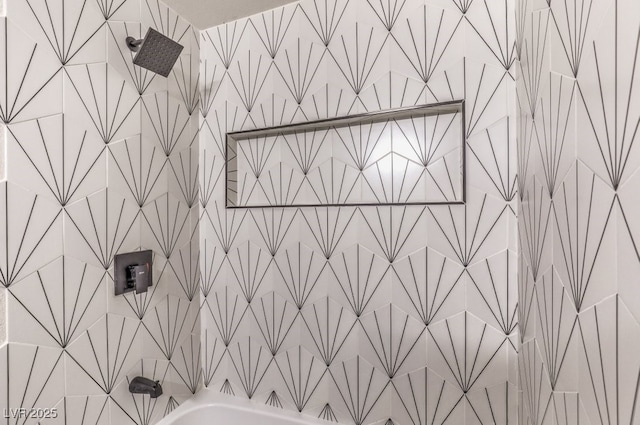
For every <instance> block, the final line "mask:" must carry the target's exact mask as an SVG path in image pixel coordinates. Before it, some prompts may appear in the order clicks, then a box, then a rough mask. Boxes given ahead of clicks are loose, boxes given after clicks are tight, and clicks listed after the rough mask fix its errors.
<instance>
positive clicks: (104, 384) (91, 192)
mask: <svg viewBox="0 0 640 425" xmlns="http://www.w3.org/2000/svg"><path fill="white" fill-rule="evenodd" d="M3 3H7V4H6V8H7V16H6V17H2V18H0V27H1V28H0V46H2V47H0V60H1V61H2V65H1V69H2V76H1V78H0V81H1V83H0V98H1V99H2V100H0V119H1V120H2V122H3V124H4V125H6V135H5V143H6V155H7V157H6V159H4V160H5V161H6V162H5V163H6V170H5V171H6V173H5V174H6V176H3V178H6V181H3V182H2V183H1V184H0V194H1V195H0V199H2V201H1V204H2V206H1V207H0V220H1V221H2V223H3V224H2V226H0V227H1V228H2V231H0V233H2V234H1V235H0V240H1V241H2V243H1V244H0V245H1V247H0V257H1V258H2V260H1V261H0V283H2V285H1V290H2V296H1V297H0V298H1V299H2V302H3V303H5V302H6V314H7V318H8V322H7V325H6V331H7V342H6V344H4V345H2V346H1V347H0V382H2V383H3V385H2V390H0V395H1V396H0V398H1V399H2V401H1V402H0V408H1V409H14V411H15V409H20V408H24V409H32V408H42V409H50V408H57V409H58V415H59V417H58V418H57V419H56V421H57V422H55V423H61V424H66V425H71V424H77V425H88V424H100V425H109V424H134V423H135V424H139V425H150V424H153V423H155V422H157V421H158V420H159V419H161V418H162V417H163V416H165V415H166V414H167V413H168V412H170V411H171V410H173V408H175V407H176V405H177V404H178V403H179V402H178V400H179V401H180V402H182V401H183V400H185V399H187V398H188V397H189V396H190V395H192V394H193V392H194V391H196V390H197V389H198V388H200V387H201V386H202V379H198V378H197V377H198V376H201V374H199V373H197V372H196V373H194V371H196V369H199V368H200V364H201V363H200V362H199V361H197V362H194V361H193V360H192V358H193V356H194V355H195V356H196V357H197V353H198V350H199V345H200V343H199V341H200V307H201V300H200V292H199V291H198V290H197V289H198V285H199V279H198V276H199V260H200V258H199V237H200V234H199V229H200V228H201V227H200V226H199V221H200V206H199V205H198V203H197V202H196V201H195V200H197V199H199V193H198V188H199V187H198V183H197V176H198V175H199V170H198V156H197V155H198V152H199V143H198V139H199V134H200V132H199V128H198V127H199V123H198V121H199V117H198V112H197V110H196V106H197V105H198V101H199V100H198V99H199V97H198V95H197V93H198V90H199V85H198V83H197V81H198V74H199V72H198V61H199V58H200V53H199V31H198V30H196V29H194V28H193V27H192V26H191V25H190V24H189V23H188V22H187V21H186V20H184V19H182V18H181V17H180V16H178V15H177V14H176V13H175V12H174V11H173V10H171V9H169V7H167V6H166V5H165V4H163V3H161V2H159V1H157V0H149V1H145V0H9V1H8V2H3ZM150 26H152V27H154V28H155V29H157V30H158V31H161V32H162V33H163V34H165V35H167V36H168V37H171V38H173V39H174V40H175V41H177V42H179V43H181V44H182V45H184V46H185V49H184V51H183V53H182V56H181V58H180V60H179V63H180V64H182V65H181V66H178V67H177V68H175V69H174V72H173V73H172V74H171V75H169V77H168V78H166V79H165V78H162V77H156V76H154V74H152V73H150V72H148V71H146V70H144V69H142V68H139V67H138V66H136V65H134V64H133V54H132V53H131V52H130V51H129V49H128V48H127V46H126V44H125V38H126V37H127V36H128V35H132V36H134V37H136V38H138V37H140V36H141V35H144V33H146V31H147V28H148V27H150ZM194 63H195V65H193V66H191V67H190V64H194ZM147 110H148V111H147ZM4 125H3V131H4V130H5V128H4ZM3 150H5V147H3ZM144 249H151V250H153V253H154V269H155V270H154V273H153V277H154V282H153V286H152V287H150V288H149V292H147V293H144V294H140V295H135V294H133V293H130V294H126V295H124V296H118V297H115V296H114V284H113V276H114V273H113V259H114V256H115V255H116V254H118V253H123V252H129V251H138V250H144ZM181 285H183V286H185V287H193V288H194V290H193V291H191V292H190V294H189V295H190V296H187V295H185V291H183V290H182V289H181ZM3 321H4V318H3ZM2 326H3V327H4V326H5V324H4V323H3V324H2ZM2 342H3V343H4V341H2ZM193 342H196V343H193ZM194 365H195V367H194ZM139 375H142V376H145V377H148V378H151V379H154V380H159V381H161V384H162V385H163V387H164V394H163V395H162V396H161V397H159V398H157V399H150V398H149V397H148V396H146V395H145V396H141V395H135V396H134V395H131V394H129V392H128V384H129V381H131V379H133V378H134V377H135V376H139ZM188 376H194V377H196V378H194V379H191V380H190V379H189V378H188ZM7 382H8V383H9V384H8V385H5V383H7ZM7 411H8V410H7ZM3 421H6V423H7V424H8V423H27V424H31V423H33V424H35V423H36V421H35V420H32V419H29V420H26V419H19V418H16V419H3ZM3 423H4V422H3ZM38 423H40V422H38ZM42 423H45V422H42ZM47 423H53V422H47Z"/></svg>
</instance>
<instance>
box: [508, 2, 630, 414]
mask: <svg viewBox="0 0 640 425" xmlns="http://www.w3.org/2000/svg"><path fill="white" fill-rule="evenodd" d="M517 17H518V18H517V22H518V33H519V40H520V41H519V42H518V51H519V55H520V67H519V68H520V70H521V77H522V78H521V79H520V82H519V85H518V89H517V97H518V103H519V111H520V113H519V125H518V167H519V187H520V188H521V191H520V202H519V203H520V207H519V208H520V210H521V215H520V216H519V220H518V225H519V235H520V237H519V242H520V246H521V253H522V255H521V260H520V263H519V264H520V270H519V274H520V277H519V286H518V289H519V305H520V313H519V316H520V318H519V322H520V331H521V337H522V349H521V352H520V355H519V374H518V375H519V381H520V389H521V390H522V392H521V402H520V407H519V416H520V418H521V421H522V422H521V423H527V424H529V423H530V424H545V423H557V424H584V423H590V424H592V425H594V424H613V423H616V424H622V423H634V422H635V421H636V420H637V419H634V417H635V416H636V413H635V412H636V403H637V400H638V386H637V385H638V378H639V377H640V357H638V348H639V347H638V341H640V325H639V323H638V320H639V319H640V309H639V307H640V303H639V302H638V293H639V292H638V288H640V286H638V270H639V266H640V257H639V255H638V237H639V235H640V228H639V227H638V225H639V224H638V218H637V217H638V214H637V211H638V207H639V205H640V204H639V203H638V201H639V200H640V192H639V191H638V176H639V175H640V174H639V173H638V169H639V167H640V156H639V152H640V151H638V144H637V143H636V139H637V137H638V134H637V128H638V123H639V120H640V109H639V105H638V99H639V97H638V94H639V93H638V84H637V82H638V78H639V77H640V74H639V71H638V68H637V67H636V62H637V59H638V34H639V33H640V32H639V30H640V4H638V2H637V1H633V0H593V1H576V0H567V1H563V2H545V1H535V0H529V1H521V2H519V10H518V13H517Z"/></svg>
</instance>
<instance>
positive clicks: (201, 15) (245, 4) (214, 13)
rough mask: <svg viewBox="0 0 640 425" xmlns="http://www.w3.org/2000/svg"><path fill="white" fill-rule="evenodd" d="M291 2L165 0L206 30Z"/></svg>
mask: <svg viewBox="0 0 640 425" xmlns="http://www.w3.org/2000/svg"><path fill="white" fill-rule="evenodd" d="M292 1H293V0H165V2H166V3H167V4H168V5H169V6H170V7H172V8H173V9H174V10H175V11H176V12H178V13H179V14H180V15H182V16H183V17H184V18H185V19H187V20H188V21H189V22H191V23H192V24H193V25H195V26H196V27H197V28H198V29H206V28H210V27H213V26H216V25H219V24H223V23H225V22H230V21H234V20H236V19H240V18H244V17H246V16H250V15H253V14H255V13H260V12H264V11H265V10H269V9H273V8H274V7H278V6H282V5H283V4H287V3H291V2H292Z"/></svg>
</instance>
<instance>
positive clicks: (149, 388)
mask: <svg viewBox="0 0 640 425" xmlns="http://www.w3.org/2000/svg"><path fill="white" fill-rule="evenodd" d="M129 392H130V393H132V394H149V395H150V396H151V398H157V397H160V396H161V395H162V386H161V385H160V382H159V381H152V380H151V379H148V378H144V377H142V376H136V377H135V378H133V380H132V381H131V382H129Z"/></svg>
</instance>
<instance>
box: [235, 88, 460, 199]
mask: <svg viewBox="0 0 640 425" xmlns="http://www.w3.org/2000/svg"><path fill="white" fill-rule="evenodd" d="M451 113H460V135H461V140H460V178H461V183H460V184H461V188H460V191H461V193H460V197H459V199H456V200H453V201H424V202H373V203H372V202H362V203H360V202H355V203H353V202H352V203H346V202H345V203H338V204H336V203H326V204H302V203H294V204H278V205H272V204H265V205H235V204H234V203H230V202H229V200H230V197H229V183H230V181H231V178H230V172H229V170H230V168H231V170H236V172H237V168H238V167H237V157H238V154H237V145H238V141H240V140H245V139H250V138H258V137H269V136H279V135H286V134H293V133H296V132H304V131H309V130H319V129H327V128H328V129H331V128H333V129H335V128H340V127H345V126H348V125H352V124H375V123H379V122H383V121H389V120H392V119H393V120H398V119H404V118H410V117H412V116H416V115H419V116H433V115H438V114H451ZM230 146H232V147H233V151H235V152H236V155H235V156H234V157H233V158H232V159H228V160H226V161H225V165H224V174H225V181H224V183H225V184H224V191H225V208H227V209H245V208H247V209H250V208H303V207H310V208H313V207H367V206H369V207H370V206H404V205H464V204H465V203H466V198H467V189H466V187H467V181H466V177H467V172H466V156H467V155H466V116H465V101H464V100H453V101H449V102H439V103H430V104H424V105H416V106H407V107H401V108H394V109H388V110H384V111H375V112H365V113H361V114H354V115H348V116H343V117H337V118H327V119H321V120H315V121H307V122H302V123H296V124H285V125H280V126H273V127H265V128H259V129H255V130H245V131H236V132H230V133H227V134H226V139H225V146H224V156H225V158H229V150H230Z"/></svg>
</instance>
